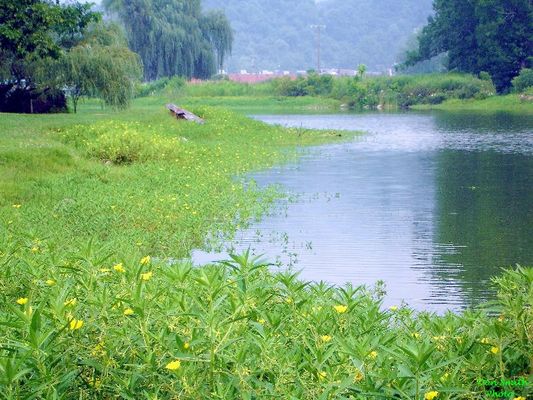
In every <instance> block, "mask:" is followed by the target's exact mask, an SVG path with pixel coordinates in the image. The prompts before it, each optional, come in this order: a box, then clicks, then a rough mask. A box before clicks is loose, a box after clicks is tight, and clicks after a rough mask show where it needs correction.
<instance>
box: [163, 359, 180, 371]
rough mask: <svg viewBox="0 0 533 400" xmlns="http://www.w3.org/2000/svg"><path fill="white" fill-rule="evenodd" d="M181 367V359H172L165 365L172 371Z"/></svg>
mask: <svg viewBox="0 0 533 400" xmlns="http://www.w3.org/2000/svg"><path fill="white" fill-rule="evenodd" d="M180 367H181V362H180V360H176V361H171V362H169V363H168V364H167V365H166V366H165V368H166V369H169V370H171V371H176V370H178V369H180Z"/></svg>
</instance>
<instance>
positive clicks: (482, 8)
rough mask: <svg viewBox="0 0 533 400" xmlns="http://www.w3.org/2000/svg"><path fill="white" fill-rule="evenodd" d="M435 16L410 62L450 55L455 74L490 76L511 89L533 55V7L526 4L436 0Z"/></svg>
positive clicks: (500, 86) (521, 0) (512, 0)
mask: <svg viewBox="0 0 533 400" xmlns="http://www.w3.org/2000/svg"><path fill="white" fill-rule="evenodd" d="M433 7H434V10H435V16H434V17H430V19H429V24H428V25H427V26H426V27H425V28H424V29H423V31H422V33H421V35H420V37H419V48H418V50H416V51H414V52H411V54H410V55H409V58H408V60H407V64H413V63H415V62H418V61H420V60H424V59H429V58H431V57H434V56H436V55H438V54H440V53H443V52H447V54H448V67H449V69H451V70H457V71H463V72H470V73H480V72H481V71H486V72H488V73H490V75H491V77H492V80H493V81H494V84H495V85H496V88H497V89H498V91H499V92H502V91H505V90H507V89H508V88H509V87H510V85H511V80H512V78H513V77H515V76H517V75H518V73H519V72H520V69H521V68H524V67H526V66H529V64H530V63H531V57H532V56H533V47H532V46H533V42H532V40H531V38H532V37H533V4H532V2H531V1H529V0H528V1H524V0H475V1H463V0H435V1H434V5H433Z"/></svg>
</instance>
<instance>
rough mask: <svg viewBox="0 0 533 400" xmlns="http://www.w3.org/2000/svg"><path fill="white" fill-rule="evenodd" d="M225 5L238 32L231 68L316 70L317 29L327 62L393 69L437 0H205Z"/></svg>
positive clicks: (332, 65) (210, 5)
mask: <svg viewBox="0 0 533 400" xmlns="http://www.w3.org/2000/svg"><path fill="white" fill-rule="evenodd" d="M203 4H205V6H206V7H208V8H211V9H223V10H224V12H225V13H226V15H227V16H228V19H229V20H230V21H231V25H232V27H233V29H234V30H235V45H234V49H233V52H232V57H231V58H230V59H229V60H228V64H227V67H228V68H227V69H228V70H230V71H237V70H240V69H247V70H250V71H255V70H262V69H291V70H306V69H310V68H316V66H317V60H316V41H317V38H316V30H315V29H313V28H312V27H311V25H316V24H319V25H325V28H324V29H323V30H322V32H321V53H322V57H321V58H322V61H321V66H322V67H324V68H351V69H356V68H357V65H359V64H361V63H364V64H366V65H368V67H369V69H370V70H371V71H384V70H386V69H387V68H389V67H391V66H392V65H393V64H394V63H395V62H396V61H398V59H397V56H398V55H399V53H400V51H401V50H402V48H403V46H404V45H405V43H406V41H407V40H408V38H409V37H410V35H412V34H413V31H414V29H416V28H418V27H421V26H422V25H423V24H424V21H425V20H426V18H427V17H428V15H429V14H430V13H431V0H377V1H376V0H325V1H321V2H315V1H314V0H290V1H288V0H269V1H262V0H232V1H224V0H204V1H203Z"/></svg>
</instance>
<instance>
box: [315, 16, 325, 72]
mask: <svg viewBox="0 0 533 400" xmlns="http://www.w3.org/2000/svg"><path fill="white" fill-rule="evenodd" d="M311 29H314V30H315V31H316V38H317V39H316V66H317V73H319V74H320V31H321V30H322V29H326V25H311Z"/></svg>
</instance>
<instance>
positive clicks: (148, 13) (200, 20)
mask: <svg viewBox="0 0 533 400" xmlns="http://www.w3.org/2000/svg"><path fill="white" fill-rule="evenodd" d="M104 5H105V6H106V8H107V10H108V11H110V12H113V13H115V14H116V16H118V18H119V19H120V21H121V22H122V23H123V24H124V26H125V28H126V32H127V36H128V42H129V46H130V48H131V49H132V50H133V51H135V52H136V53H138V54H139V55H140V57H141V59H142V62H143V65H144V78H145V80H154V79H158V78H161V77H165V76H166V77H171V76H173V75H179V76H184V77H188V78H190V77H195V78H209V77H210V76H211V75H213V74H214V73H216V70H217V68H220V67H221V66H222V64H223V63H224V59H225V57H226V55H227V54H228V53H229V52H230V51H231V45H232V41H233V33H232V31H231V28H230V26H229V23H228V21H227V19H226V17H225V15H224V14H223V13H221V12H217V11H212V12H208V13H205V14H204V13H202V9H201V4H200V0H192V1H184V0H172V1H161V0H133V1H125V0H105V1H104Z"/></svg>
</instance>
